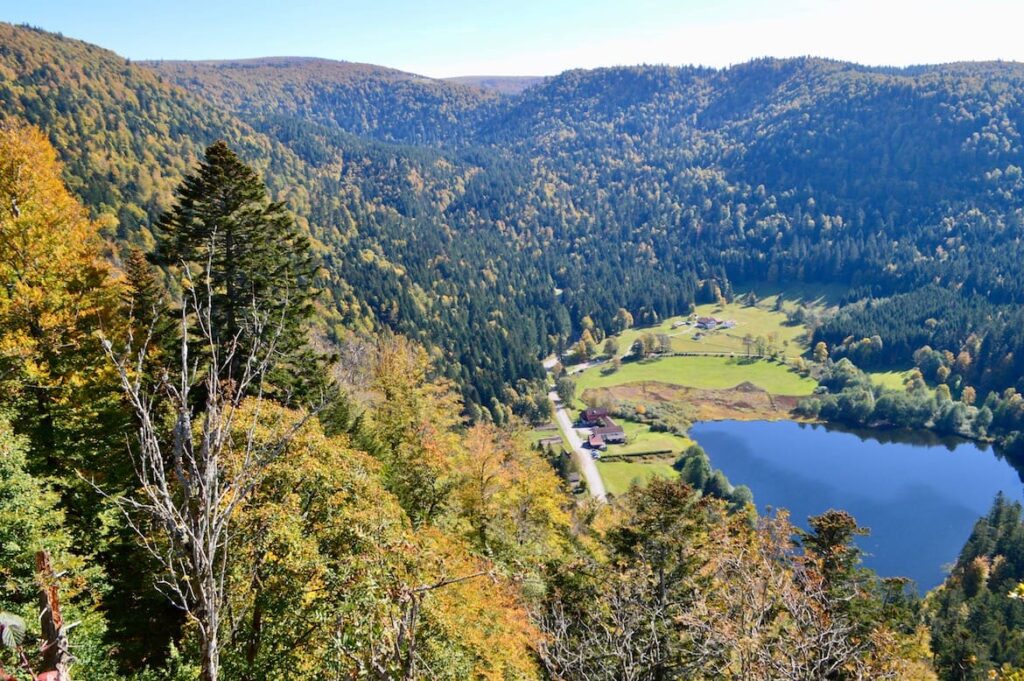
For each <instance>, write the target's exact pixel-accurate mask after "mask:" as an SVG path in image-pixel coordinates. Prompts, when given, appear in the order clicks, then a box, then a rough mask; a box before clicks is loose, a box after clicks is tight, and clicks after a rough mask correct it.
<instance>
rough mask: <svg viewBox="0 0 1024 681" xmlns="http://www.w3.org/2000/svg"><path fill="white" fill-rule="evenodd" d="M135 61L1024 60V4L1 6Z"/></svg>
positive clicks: (652, 1) (480, 71)
mask: <svg viewBox="0 0 1024 681" xmlns="http://www.w3.org/2000/svg"><path fill="white" fill-rule="evenodd" d="M0 20H2V21H7V22H11V23H16V24H21V23H27V24H31V25H33V26H38V27H40V28H44V29H46V30H50V31H55V32H60V33H63V34H64V35H66V36H70V37H74V38H79V39H82V40H85V41H88V42H91V43H96V44H98V45H101V46H103V47H106V48H109V49H111V50H114V51H115V52H117V53H119V54H121V55H123V56H125V57H128V58H131V59H134V60H141V59H239V58H247V57H265V56H311V57H324V58H328V59H343V60H348V61H358V62H368V63H372V64H380V65H383V66H391V67H394V68H399V69H402V70H405V71H411V72H414V73H420V74H423V75H427V76H433V77H446V76H459V75H551V74H555V73H559V72H561V71H564V70H566V69H570V68H594V67H598V66H614V65H622V64H641V63H646V64H672V65H683V64H702V65H706V66H716V67H723V66H728V65H729V64H736V63H740V62H744V61H747V60H749V59H752V58H756V57H764V56H773V57H789V56H800V55H813V56H821V57H831V58H834V59H841V60H845V61H855V62H858V63H861V64H869V65H889V66H906V65H910V64H934V63H943V62H950V61H965V60H990V59H1004V60H1013V61H1024V39H1022V37H1021V36H1022V34H1021V27H1022V26H1024V0H962V1H960V2H953V1H950V0H628V1H616V2H612V1H609V0H547V1H536V0H519V1H517V2H509V1H508V0H504V1H496V0H364V1H361V2H353V1H351V0H279V1H277V2H267V1H266V0H163V1H161V2H150V1H149V0H0Z"/></svg>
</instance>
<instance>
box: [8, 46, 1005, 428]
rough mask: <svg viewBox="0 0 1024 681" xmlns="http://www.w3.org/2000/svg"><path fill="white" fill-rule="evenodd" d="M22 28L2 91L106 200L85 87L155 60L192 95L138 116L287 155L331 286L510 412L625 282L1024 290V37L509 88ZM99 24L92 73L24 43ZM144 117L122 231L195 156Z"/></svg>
mask: <svg viewBox="0 0 1024 681" xmlns="http://www.w3.org/2000/svg"><path fill="white" fill-rule="evenodd" d="M4 31H5V36H6V37H5V39H4V43H5V49H4V53H3V55H2V57H3V58H2V59H0V63H3V64H5V65H6V66H5V68H7V69H8V72H10V73H14V74H20V75H19V76H18V78H17V79H16V80H15V81H14V83H15V84H16V85H17V87H18V91H19V92H24V93H25V95H24V96H20V95H16V94H15V93H13V92H12V93H10V94H8V95H6V96H5V97H4V98H3V108H4V111H6V112H8V113H16V114H19V115H24V116H25V117H26V118H28V119H29V120H30V121H33V122H36V123H38V124H40V125H41V126H42V127H43V128H44V129H45V130H47V132H48V133H49V134H50V136H51V139H52V140H53V141H54V143H55V144H56V146H57V147H58V149H59V150H60V151H61V153H62V155H63V156H64V158H65V159H66V160H67V161H68V164H69V165H68V174H69V178H68V179H69V182H71V184H72V186H73V187H74V188H75V189H76V191H77V192H78V193H79V194H80V195H81V196H82V197H83V198H84V199H85V200H86V202H87V203H88V204H89V205H90V206H92V207H93V209H94V210H97V211H99V212H103V211H104V210H106V209H104V206H105V205H107V204H106V202H104V201H103V200H102V196H100V195H99V193H98V192H94V193H90V192H89V191H88V186H90V182H91V183H93V184H96V183H97V182H98V180H99V179H100V178H101V177H102V171H98V170H96V168H97V167H100V168H102V166H94V165H93V164H87V163H85V162H84V161H82V160H81V156H82V155H81V154H79V153H77V151H76V150H78V149H82V148H85V149H88V148H89V144H95V143H96V142H95V141H90V140H95V139H96V138H97V135H96V134H95V133H96V132H98V131H96V130H93V131H89V133H90V134H89V135H88V137H89V139H85V138H82V139H79V136H81V135H84V133H85V132H86V131H84V130H78V129H77V127H76V126H78V125H80V124H77V123H73V121H74V120H77V118H80V116H78V115H77V113H76V112H77V111H78V109H76V108H75V107H79V106H81V105H82V104H81V103H82V102H87V101H90V100H91V99H94V98H97V97H102V92H103V91H105V90H106V91H109V90H111V89H112V88H111V86H109V85H106V86H104V85H101V83H102V82H104V81H103V79H107V81H109V80H110V79H111V78H114V79H115V81H114V82H131V83H145V84H150V83H151V85H147V87H151V88H152V92H151V93H150V91H149V90H145V88H142V86H137V85H133V86H132V87H133V88H134V90H135V91H136V92H138V91H140V88H141V89H142V90H144V91H145V92H147V93H148V94H147V97H148V98H149V99H152V100H153V101H156V102H164V100H168V103H167V104H160V105H159V106H157V105H153V106H157V109H158V110H157V111H156V112H154V113H152V114H150V113H145V112H144V113H142V114H140V115H139V117H140V118H149V117H155V118H156V119H157V120H161V121H163V123H162V125H163V126H164V127H165V128H166V129H167V130H168V132H169V135H170V138H171V139H174V140H176V143H177V144H179V145H184V147H186V148H187V149H188V153H186V152H185V151H182V152H181V155H182V156H186V157H187V156H189V154H194V150H195V149H196V148H198V146H199V145H198V143H199V141H200V140H201V141H202V142H204V143H205V142H207V141H210V139H211V138H212V137H225V138H226V139H227V140H228V141H229V143H231V144H232V145H233V146H236V147H238V148H239V149H240V151H241V153H242V155H243V157H244V158H246V159H247V160H249V161H250V162H252V163H254V165H256V166H257V167H258V168H260V169H264V168H265V169H266V173H265V174H266V176H267V179H268V184H269V185H270V187H271V190H272V192H273V193H274V194H275V196H276V197H277V198H280V199H282V200H285V201H286V202H287V203H288V205H289V207H290V208H291V209H292V210H293V211H295V212H296V213H297V214H298V216H299V222H300V225H301V226H302V227H303V228H304V229H306V230H308V231H309V233H310V234H311V235H312V236H313V237H314V239H315V243H316V245H317V249H318V252H319V253H320V254H321V256H322V259H323V263H324V266H325V267H324V273H325V276H326V277H328V278H329V279H330V284H329V285H328V287H327V288H328V289H329V291H330V295H331V298H332V299H331V300H329V301H325V308H328V309H336V310H338V311H339V312H340V314H339V316H338V319H339V320H341V321H343V322H344V323H345V324H346V325H348V326H352V325H359V324H363V325H366V324H379V325H384V326H389V327H391V328H394V329H396V330H398V331H400V332H403V333H405V334H408V335H411V336H413V337H415V338H417V339H419V340H421V341H423V342H426V343H428V344H429V345H431V346H434V347H435V348H437V349H438V350H439V351H441V352H442V354H443V356H445V357H446V358H447V359H448V360H449V361H448V362H446V363H445V364H444V367H445V368H444V370H445V371H446V372H447V373H448V375H449V376H450V377H451V378H453V379H455V380H457V381H458V382H459V383H460V385H462V386H463V395H464V397H465V398H466V400H467V403H468V404H469V407H470V412H471V413H474V411H475V409H476V408H477V407H485V408H487V409H489V410H490V411H491V412H492V414H491V415H492V416H495V417H496V418H497V419H498V420H501V419H502V418H503V415H502V414H501V412H502V410H503V409H505V408H507V405H509V404H515V403H516V402H517V401H518V400H520V399H521V398H522V397H524V395H525V392H528V391H529V390H530V389H529V388H527V387H526V386H524V385H519V386H517V387H515V390H514V391H513V392H512V393H510V392H509V391H508V388H509V387H510V386H513V385H514V384H515V383H516V381H517V379H520V378H526V379H530V378H535V377H537V376H538V368H537V367H536V364H535V359H536V358H537V357H538V356H539V355H541V354H543V353H546V352H548V351H550V350H551V349H554V348H556V347H558V346H559V344H562V343H565V342H567V341H568V340H569V339H571V338H574V337H575V336H576V335H577V334H578V333H579V331H580V328H581V326H580V325H581V323H582V320H583V319H584V318H585V317H587V316H589V317H590V318H591V319H592V320H593V321H594V323H595V324H596V326H597V327H598V328H600V329H603V330H605V331H606V332H607V331H611V330H612V329H613V327H614V317H615V315H616V313H617V311H618V309H619V308H620V307H622V308H626V309H627V310H629V311H630V312H632V313H633V314H634V316H635V317H636V319H637V322H638V323H645V322H649V321H653V320H655V319H657V318H661V317H664V316H666V315H671V314H677V313H680V312H684V311H686V310H688V309H689V308H690V306H691V305H692V303H693V302H694V301H695V300H696V299H698V298H702V297H704V298H706V297H709V296H713V295H715V292H716V291H720V292H721V293H723V294H724V295H726V296H728V295H730V291H731V286H732V283H733V282H748V281H768V282H812V283H813V282H821V283H832V284H840V285H844V286H848V287H851V288H852V289H853V293H852V294H851V297H850V299H851V300H854V299H857V298H863V297H864V296H873V297H877V298H885V297H888V296H891V295H894V294H906V295H909V296H914V295H917V294H916V292H917V291H918V290H919V289H921V288H922V287H923V286H924V285H926V284H931V283H937V284H939V285H941V286H943V287H946V288H950V289H953V290H960V291H962V292H963V293H964V294H970V295H976V296H978V297H980V298H981V299H983V300H985V301H988V302H990V303H991V304H992V305H994V306H996V308H997V309H996V317H997V318H1001V317H1002V316H1005V315H1003V314H1002V312H1001V311H1000V308H1001V306H1005V305H1008V304H1016V303H1019V302H1021V301H1022V300H1024V275H1022V273H1021V268H1020V267H1019V262H1020V259H1021V258H1020V256H1021V253H1020V248H1021V247H1020V238H1021V236H1022V234H1021V231H1022V229H1024V227H1022V225H1024V214H1022V205H1024V204H1022V198H1021V197H1022V196H1024V192H1022V189H1024V179H1022V177H1021V171H1020V166H1021V165H1022V164H1021V157H1022V153H1021V141H1020V130H1021V128H1022V126H1024V66H1021V65H1019V64H1007V63H987V64H953V65H944V66H929V67H915V68H911V69H879V68H866V67H861V66H857V65H851V64H845V63H841V62H833V61H828V60H822V59H811V58H805V59H787V60H775V59H766V60H758V61H754V62H750V63H747V64H743V65H739V66H736V67H732V68H730V69H724V70H714V69H705V68H690V67H685V68H674V67H666V66H640V67H621V68H609V69H597V70H592V71H582V70H577V71H569V72H566V73H563V74H561V75H559V76H555V77H552V78H548V79H545V80H544V81H543V82H541V83H538V84H537V85H535V86H533V87H530V88H527V89H526V90H524V91H523V92H521V93H520V94H514V95H503V96H498V95H495V94H489V93H486V92H482V91H480V90H478V89H475V88H471V87H466V86H463V85H458V84H452V83H450V82H446V81H436V80H431V79H425V78H421V77H417V76H412V75H409V74H404V73H402V72H399V71H394V70H390V69H383V68H380V67H372V66H366V65H353V64H346V63H337V62H329V61H326V60H306V59H290V58H282V59H266V60H254V61H243V62H217V63H207V62H204V63H197V64H184V63H173V62H155V63H150V64H147V65H144V66H137V65H129V64H127V63H126V62H124V61H123V60H121V59H120V58H118V57H116V56H115V55H112V54H111V53H109V52H105V51H101V50H98V48H92V47H88V46H85V45H84V44H82V43H77V42H75V41H68V40H65V39H62V38H58V37H55V36H52V35H49V34H45V33H42V32H38V31H32V30H30V29H23V28H13V27H5V29H4ZM76 50H82V51H84V53H85V54H89V55H93V56H92V57H90V58H91V59H93V60H94V61H95V66H92V67H90V68H89V71H88V73H87V72H85V71H81V72H75V73H74V74H72V73H70V72H69V73H62V72H61V71H59V70H55V68H54V67H53V66H49V67H46V66H43V65H41V64H37V65H36V66H35V67H33V69H31V70H30V71H26V70H25V69H24V66H22V65H23V64H24V63H25V62H26V58H25V56H24V54H28V55H36V56H35V59H37V60H39V59H40V55H46V56H49V58H50V60H51V61H56V62H60V61H66V60H68V59H69V58H70V54H72V53H73V52H74V51H76ZM98 54H102V55H103V56H102V57H98V56H95V55H98ZM154 70H155V71H156V73H157V74H160V76H154V75H153V71H154ZM23 71H24V72H23ZM96 73H102V78H98V80H97V76H96V75H95V74H96ZM161 78H162V80H163V81H164V82H161ZM118 79H120V80H118ZM171 80H173V81H175V82H176V83H177V84H178V85H179V86H181V87H182V88H184V89H185V90H187V91H188V92H189V93H190V94H186V93H185V92H182V90H179V89H176V88H174V87H173V86H171V85H169V84H168V83H167V82H166V81H171ZM93 81H97V82H93ZM11 86H12V85H11V83H7V84H6V85H5V87H7V88H8V89H9V88H10V87H11ZM149 99H147V100H146V101H149ZM172 104H173V107H172ZM69 107H70V108H69ZM160 107H163V108H160ZM169 107H170V108H169ZM174 107H177V108H174ZM114 111H115V115H119V114H117V113H116V112H117V109H116V108H114ZM62 112H63V113H62ZM161 112H166V113H161ZM161 116H162V118H161ZM86 120H89V119H88V117H87V118H86ZM189 121H198V122H197V123H196V125H191V123H189ZM119 126H120V128H119V129H120V130H121V132H119V133H118V134H119V135H120V136H121V137H122V138H123V139H124V142H123V143H120V144H111V145H107V146H109V147H111V148H113V149H117V150H119V151H118V153H119V154H120V158H122V159H123V166H124V167H125V168H132V170H131V171H130V172H126V171H118V172H115V173H113V175H112V178H113V180H114V182H113V184H114V185H115V186H117V187H118V188H119V191H120V192H121V195H122V196H121V198H122V199H123V202H122V205H124V206H127V208H122V209H120V213H119V214H118V217H119V224H118V226H117V230H116V231H117V233H119V234H120V235H121V236H122V237H123V238H127V239H129V240H138V239H140V238H142V239H144V238H145V233H146V229H148V228H147V226H146V224H147V221H151V220H152V219H154V218H155V215H156V214H158V213H159V210H158V209H159V207H160V205H162V202H158V201H154V200H152V199H149V198H147V197H148V194H147V193H146V190H145V182H139V181H137V180H135V179H134V178H135V176H142V177H145V176H146V174H147V172H148V173H149V174H152V172H154V171H153V168H159V169H161V170H160V172H162V173H166V174H167V176H168V178H167V180H164V181H163V185H162V186H166V185H167V182H168V181H169V179H170V178H171V177H172V176H175V175H177V173H178V172H179V171H177V168H179V167H187V161H185V162H181V161H179V162H178V165H173V164H170V163H167V164H165V163H163V162H157V161H155V160H154V159H152V158H150V157H149V156H148V155H147V154H148V153H149V152H147V151H146V150H147V149H148V148H149V146H150V143H151V142H150V140H151V139H153V138H154V137H155V136H154V135H152V134H149V133H143V132H141V131H144V130H146V127H145V124H142V123H140V124H139V125H135V124H134V123H131V122H130V121H125V122H122V123H120V124H119ZM135 131H139V132H138V134H136V132H135ZM165 137H166V135H165ZM186 139H192V140H193V142H192V144H191V145H189V144H188V143H187V142H186V141H185V140H186ZM115 165H116V164H115ZM136 166H138V167H139V168H141V169H145V170H146V171H147V172H140V170H138V169H135V168H136ZM166 168H174V169H175V170H174V171H166V170H165V169H166ZM161 177H162V176H161ZM82 178H85V180H83V179H82ZM90 178H92V179H90ZM83 183H84V187H83V186H82V185H83ZM108 191H109V190H108ZM133 206H134V207H135V208H132V207H133ZM108 212H109V211H108ZM121 214H124V215H123V216H121ZM108 220H109V218H108ZM111 229H113V227H112V226H111ZM139 235H142V236H141V237H140V236H139ZM556 289H557V290H558V291H561V293H560V294H557V295H556ZM911 304H912V303H911ZM328 311H330V310H328ZM987 325H988V322H986V321H985V320H984V319H982V320H980V322H979V324H978V326H977V327H975V328H971V329H969V330H967V329H960V330H958V331H960V332H961V333H960V334H959V336H957V335H956V334H949V336H950V337H951V339H950V340H948V341H947V342H948V343H949V344H950V345H954V344H956V343H960V344H963V343H965V342H966V341H967V336H968V335H970V334H974V337H976V338H980V337H982V336H984V335H986V334H987V333H988V326H987ZM337 329H338V330H337V331H336V333H341V330H340V327H337ZM846 329H847V331H846V332H845V333H844V331H843V330H842V329H840V330H838V331H835V332H834V333H832V335H830V336H829V339H828V340H829V342H830V344H834V345H839V344H841V342H842V341H843V340H844V339H845V338H846V336H848V335H851V334H853V333H854V330H853V326H847V327H846ZM857 332H859V327H858V331H857ZM898 333H899V335H901V336H907V335H913V334H909V332H908V331H907V330H906V329H902V330H900V331H899V332H898ZM953 336H956V337H953ZM883 340H885V339H884V338H883ZM1020 345H1022V344H1021V342H1020V341H1019V339H1018V338H1016V337H1015V336H1014V337H1010V338H1008V339H1006V342H1005V343H1002V344H1001V347H1017V346H1020ZM942 349H944V350H949V351H951V352H953V353H954V354H957V353H958V352H960V351H961V347H948V348H947V347H944V348H942ZM1017 355H1024V353H1021V352H1018V353H1017ZM891 359H892V361H901V360H906V359H907V358H905V357H892V358H891ZM975 368H976V370H977V371H979V372H981V371H984V369H983V368H982V367H980V366H978V365H975ZM1004 373H1005V372H1004ZM1016 379H1017V376H1013V377H1011V378H1010V380H1009V382H1006V381H1005V380H1002V379H1001V381H1002V382H1000V383H998V385H997V382H993V383H992V387H998V388H1002V387H1007V386H1008V385H1012V384H1013V383H1014V382H1015V381H1016ZM502 405H504V407H503V406H502Z"/></svg>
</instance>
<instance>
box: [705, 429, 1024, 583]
mask: <svg viewBox="0 0 1024 681" xmlns="http://www.w3.org/2000/svg"><path fill="white" fill-rule="evenodd" d="M690 436H691V437H692V438H693V439H694V440H696V441H697V442H698V443H699V444H700V445H701V446H702V447H703V448H704V450H705V451H706V452H707V453H708V456H709V457H710V458H711V464H712V465H713V466H714V467H716V468H720V469H722V471H723V472H724V473H725V474H726V476H728V478H729V481H730V482H732V483H733V484H734V485H739V484H744V485H748V486H749V487H750V489H751V490H752V491H753V492H754V500H755V501H756V503H757V505H758V508H759V509H760V510H761V511H764V510H765V509H766V508H767V507H774V508H779V507H782V508H787V509H789V511H790V513H791V517H792V519H793V521H794V522H796V523H797V524H801V525H804V524H806V523H805V521H806V519H807V517H808V516H811V515H817V514H819V513H822V512H824V511H826V510H828V509H830V508H837V509H840V508H841V509H845V510H847V511H849V512H850V513H852V514H853V515H854V516H855V517H856V518H857V521H858V522H859V523H860V524H861V525H863V526H865V527H868V528H870V529H871V535H870V536H868V537H863V538H861V539H860V540H859V541H858V543H859V544H860V546H861V547H862V548H863V549H864V551H865V552H867V554H869V555H867V556H866V557H865V564H866V565H868V566H869V567H871V568H873V569H875V570H876V571H877V572H878V573H879V574H881V575H883V576H894V575H904V576H907V577H910V578H912V579H914V580H915V581H916V582H917V584H918V586H919V587H920V589H921V590H922V591H925V590H928V589H931V588H932V587H935V586H937V585H938V584H939V583H941V581H942V579H943V577H944V576H945V570H944V567H946V566H948V565H949V564H951V563H953V562H954V561H955V560H956V557H957V555H958V554H959V552H960V549H961V547H962V546H963V544H964V542H965V541H966V540H967V537H968V536H969V535H970V533H971V528H972V527H973V526H974V523H975V521H976V520H977V519H978V517H979V516H982V515H984V514H985V513H987V512H988V510H989V507H990V506H991V504H992V500H993V498H994V497H995V495H996V493H997V492H999V491H1002V492H1003V493H1004V494H1006V495H1007V496H1008V497H1009V498H1012V499H1016V500H1018V501H1021V500H1024V485H1022V483H1021V476H1020V474H1019V473H1018V472H1017V471H1016V470H1015V469H1014V468H1013V467H1012V466H1011V465H1010V464H1009V463H1007V462H1006V461H1004V460H1001V459H999V458H998V457H997V456H996V455H995V454H994V452H993V451H991V450H990V449H987V448H983V447H980V446H979V445H977V444H975V443H972V442H966V441H958V440H942V439H939V438H935V437H933V436H930V435H928V434H917V433H906V432H899V431H878V432H875V431H856V432H853V431H846V430H838V429H835V428H826V427H824V426H809V425H805V424H798V423H793V422H790V421H775V422H767V421H716V422H706V423H698V424H696V425H694V426H693V428H692V429H691V430H690Z"/></svg>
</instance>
